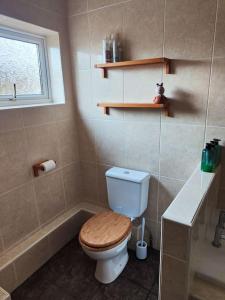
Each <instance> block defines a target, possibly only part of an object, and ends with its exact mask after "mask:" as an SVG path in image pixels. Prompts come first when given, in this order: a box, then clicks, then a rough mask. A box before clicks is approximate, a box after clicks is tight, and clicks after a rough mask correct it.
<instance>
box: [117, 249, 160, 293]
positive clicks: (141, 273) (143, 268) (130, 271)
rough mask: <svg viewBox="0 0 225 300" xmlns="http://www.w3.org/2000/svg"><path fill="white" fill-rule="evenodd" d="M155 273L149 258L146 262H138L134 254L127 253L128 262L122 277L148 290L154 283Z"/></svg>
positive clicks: (131, 252)
mask: <svg viewBox="0 0 225 300" xmlns="http://www.w3.org/2000/svg"><path fill="white" fill-rule="evenodd" d="M155 273H156V272H155V271H154V268H153V262H152V260H151V258H150V257H148V258H147V259H146V260H138V259H137V258H136V255H135V252H133V251H129V261H128V264H127V266H126V267H125V269H124V271H123V273H122V276H123V277H126V278H128V279H130V280H132V281H134V282H136V283H137V284H139V285H140V286H142V287H144V288H146V289H148V290H150V289H151V288H152V286H153V283H154V282H155V278H156V276H157V275H156V274H155Z"/></svg>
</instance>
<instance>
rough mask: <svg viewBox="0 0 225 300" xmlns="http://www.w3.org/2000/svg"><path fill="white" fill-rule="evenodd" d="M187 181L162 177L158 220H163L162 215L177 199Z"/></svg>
mask: <svg viewBox="0 0 225 300" xmlns="http://www.w3.org/2000/svg"><path fill="white" fill-rule="evenodd" d="M184 183H185V181H181V180H174V179H170V178H164V177H161V178H160V183H159V200H158V221H159V222H160V221H161V216H162V215H163V213H164V212H165V211H166V209H167V208H168V206H169V205H170V204H171V202H172V201H173V200H174V199H175V197H176V195H177V194H178V193H179V191H180V190H181V188H182V187H183V185H184Z"/></svg>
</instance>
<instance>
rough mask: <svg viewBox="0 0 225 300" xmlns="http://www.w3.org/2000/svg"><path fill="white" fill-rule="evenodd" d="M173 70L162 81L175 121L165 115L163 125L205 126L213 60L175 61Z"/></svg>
mask: <svg viewBox="0 0 225 300" xmlns="http://www.w3.org/2000/svg"><path fill="white" fill-rule="evenodd" d="M172 70H173V71H172V72H173V74H170V75H164V79H163V80H164V86H165V95H166V97H167V98H168V99H169V100H170V102H171V109H170V110H171V114H172V116H173V118H168V117H167V116H164V115H162V117H163V121H166V122H172V123H190V124H202V125H203V124H205V118H206V109H207V100H208V85H209V77H210V60H204V61H203V60H198V61H197V60H196V61H193V60H189V61H187V60H186V61H185V60H173V61H172Z"/></svg>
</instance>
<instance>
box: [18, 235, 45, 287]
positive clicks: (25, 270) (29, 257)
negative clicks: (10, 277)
mask: <svg viewBox="0 0 225 300" xmlns="http://www.w3.org/2000/svg"><path fill="white" fill-rule="evenodd" d="M49 258H50V248H49V242H48V238H47V237H46V238H45V239H43V240H41V241H39V242H38V243H37V244H36V245H34V246H33V247H32V248H31V249H30V250H29V251H27V252H25V253H24V254H23V255H21V256H20V257H18V258H17V260H16V261H15V268H16V274H17V284H18V285H20V284H22V283H23V282H24V281H25V280H26V279H27V278H29V277H30V276H31V275H32V274H33V273H34V272H35V271H37V270H38V269H39V268H40V267H41V266H42V265H43V264H44V263H45V262H46V261H47V260H48V259H49Z"/></svg>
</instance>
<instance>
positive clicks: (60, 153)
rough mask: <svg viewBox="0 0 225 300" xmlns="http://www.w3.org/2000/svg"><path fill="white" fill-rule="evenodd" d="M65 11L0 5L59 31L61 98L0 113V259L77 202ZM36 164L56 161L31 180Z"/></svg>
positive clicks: (19, 3)
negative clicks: (48, 104) (59, 101)
mask: <svg viewBox="0 0 225 300" xmlns="http://www.w3.org/2000/svg"><path fill="white" fill-rule="evenodd" d="M65 9H66V7H65V1H61V0H57V1H56V0H42V1H36V0H32V1H30V0H29V1H28V0H12V1H6V0H3V1H0V13H1V14H5V15H7V16H10V17H15V18H18V19H20V20H24V21H27V22H30V23H33V24H36V25H40V26H42V27H46V28H49V29H52V30H56V31H59V33H60V40H61V50H62V61H63V73H64V81H65V94H66V104H65V105H59V106H54V107H40V108H28V109H16V110H7V111H0V166H1V167H0V182H1V184H0V254H1V253H2V252H3V251H4V250H6V249H8V248H9V247H11V246H13V245H15V244H16V243H17V242H19V241H21V240H23V239H24V238H25V237H27V236H28V235H30V234H31V233H32V232H34V231H36V230H38V229H39V228H40V227H42V226H43V225H44V224H46V223H48V222H49V221H51V220H52V219H53V218H55V217H56V216H58V215H59V214H61V213H63V212H65V210H66V209H67V208H71V207H72V206H74V205H75V204H76V202H78V201H79V196H80V194H79V186H80V185H79V179H80V167H79V154H78V146H77V145H78V139H77V127H76V113H75V103H74V99H73V89H72V80H71V69H70V59H69V47H68V45H69V43H68V34H67V33H68V30H67V19H66V15H65V12H66V11H65ZM42 159H54V160H56V162H57V168H56V170H55V171H53V172H51V173H49V174H47V175H41V176H40V177H39V178H34V177H33V174H32V165H33V164H34V163H36V162H38V161H40V160H42ZM42 246H43V247H44V248H45V245H44V244H43V245H40V247H42ZM39 250H40V251H38V252H39V253H41V248H40V249H39ZM40 260H42V257H40ZM18 264H23V261H20V262H19V261H18ZM10 272H11V273H12V272H13V270H11V269H9V270H8V273H6V274H9V275H8V276H9V277H10V280H13V276H11V275H10V274H11V273H10ZM24 272H27V271H26V269H24ZM2 276H3V275H2ZM4 276H5V275H4ZM21 276H25V275H24V274H21ZM9 284H10V282H9ZM12 285H13V284H11V286H12ZM6 288H7V287H6Z"/></svg>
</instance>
